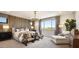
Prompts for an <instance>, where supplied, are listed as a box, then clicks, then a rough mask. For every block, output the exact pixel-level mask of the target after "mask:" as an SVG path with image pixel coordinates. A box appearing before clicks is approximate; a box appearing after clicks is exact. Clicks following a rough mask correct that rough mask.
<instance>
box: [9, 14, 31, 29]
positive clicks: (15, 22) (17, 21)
mask: <svg viewBox="0 0 79 59" xmlns="http://www.w3.org/2000/svg"><path fill="white" fill-rule="evenodd" d="M8 19H9V26H10V27H13V26H15V27H28V28H29V27H30V26H29V25H30V23H29V22H30V21H29V20H27V19H23V18H19V17H14V16H10V15H9V17H8Z"/></svg>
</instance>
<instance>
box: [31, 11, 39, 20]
mask: <svg viewBox="0 0 79 59" xmlns="http://www.w3.org/2000/svg"><path fill="white" fill-rule="evenodd" d="M32 20H33V21H35V20H38V18H37V11H34V18H32Z"/></svg>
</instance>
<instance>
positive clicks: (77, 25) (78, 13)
mask: <svg viewBox="0 0 79 59" xmlns="http://www.w3.org/2000/svg"><path fill="white" fill-rule="evenodd" d="M75 18H76V28H77V29H79V11H76V12H75Z"/></svg>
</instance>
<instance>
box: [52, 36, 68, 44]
mask: <svg viewBox="0 0 79 59" xmlns="http://www.w3.org/2000/svg"><path fill="white" fill-rule="evenodd" d="M52 38H53V39H52V41H53V42H54V43H55V44H69V40H68V39H67V38H66V37H65V36H55V35H53V36H52Z"/></svg>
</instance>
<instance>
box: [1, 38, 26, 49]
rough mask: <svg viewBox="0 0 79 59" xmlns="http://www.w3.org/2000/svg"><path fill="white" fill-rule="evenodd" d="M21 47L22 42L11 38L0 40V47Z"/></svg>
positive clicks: (22, 45)
mask: <svg viewBox="0 0 79 59" xmlns="http://www.w3.org/2000/svg"><path fill="white" fill-rule="evenodd" d="M23 47H25V45H24V44H21V43H19V42H17V41H16V40H13V39H11V40H6V41H0V48H23Z"/></svg>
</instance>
